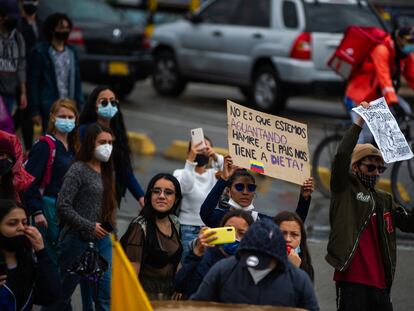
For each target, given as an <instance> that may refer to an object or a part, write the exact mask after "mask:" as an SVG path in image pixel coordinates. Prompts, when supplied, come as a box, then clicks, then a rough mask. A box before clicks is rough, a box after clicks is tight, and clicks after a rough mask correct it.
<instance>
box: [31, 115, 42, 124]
mask: <svg viewBox="0 0 414 311" xmlns="http://www.w3.org/2000/svg"><path fill="white" fill-rule="evenodd" d="M32 122H33V124H34V125H37V126H41V125H42V117H41V116H40V115H35V116H33V117H32Z"/></svg>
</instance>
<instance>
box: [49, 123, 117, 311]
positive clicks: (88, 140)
mask: <svg viewBox="0 0 414 311" xmlns="http://www.w3.org/2000/svg"><path fill="white" fill-rule="evenodd" d="M112 141H113V135H112V131H111V130H110V129H108V128H105V127H102V126H101V125H99V124H93V125H91V126H90V127H89V128H88V130H87V132H86V135H85V140H84V142H83V143H82V145H81V148H80V151H79V154H78V156H77V161H76V162H75V163H74V164H72V166H71V167H70V168H69V170H68V172H67V173H66V175H65V177H64V180H63V185H62V188H61V190H60V192H59V196H58V200H57V203H56V207H57V212H58V216H59V220H60V223H61V225H63V229H62V230H61V232H60V237H59V266H60V271H61V283H62V284H63V286H62V287H63V289H62V291H63V294H62V296H61V299H60V300H59V301H58V302H57V303H56V304H54V305H53V308H52V310H58V311H61V310H65V308H66V307H68V306H69V304H70V299H71V296H72V294H73V292H74V290H75V288H76V286H77V285H78V284H79V282H80V277H79V276H78V275H76V274H70V273H69V272H67V270H68V268H69V267H70V266H71V264H72V263H73V260H74V259H75V258H76V257H78V256H80V255H82V254H83V253H84V252H85V250H86V249H87V248H88V247H89V245H90V243H91V242H92V243H93V244H94V247H95V248H96V250H97V251H98V252H99V253H100V255H101V256H103V257H104V258H105V260H106V261H107V262H108V263H109V264H111V262H112V245H111V239H110V236H109V232H107V231H106V230H105V229H104V228H103V225H104V224H105V223H110V224H111V225H112V226H115V210H116V206H117V205H116V199H115V189H114V179H113V174H112V161H111V153H112ZM88 283H89V285H90V286H91V287H94V288H93V291H92V292H93V293H96V295H94V296H95V297H94V301H95V307H96V309H97V310H109V298H110V284H111V271H110V270H108V271H106V272H105V274H104V275H103V276H102V277H101V278H99V279H98V281H97V282H88ZM95 287H96V288H95Z"/></svg>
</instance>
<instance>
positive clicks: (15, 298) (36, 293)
mask: <svg viewBox="0 0 414 311" xmlns="http://www.w3.org/2000/svg"><path fill="white" fill-rule="evenodd" d="M59 294H60V283H59V275H58V271H57V268H56V266H55V265H53V263H52V261H51V260H50V258H49V256H48V252H47V251H46V249H45V248H44V245H43V240H42V236H41V234H40V233H39V231H38V230H37V229H36V228H35V227H31V226H29V225H28V221H27V216H26V213H25V210H24V209H23V208H22V207H21V206H20V205H18V204H16V203H15V202H13V201H12V200H3V199H0V310H4V311H12V310H24V311H25V310H32V307H33V304H37V305H48V304H50V303H52V302H54V301H56V300H57V298H58V297H59Z"/></svg>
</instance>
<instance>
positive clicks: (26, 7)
mask: <svg viewBox="0 0 414 311" xmlns="http://www.w3.org/2000/svg"><path fill="white" fill-rule="evenodd" d="M23 11H24V12H25V13H26V14H27V15H33V14H34V13H36V12H37V3H29V4H23Z"/></svg>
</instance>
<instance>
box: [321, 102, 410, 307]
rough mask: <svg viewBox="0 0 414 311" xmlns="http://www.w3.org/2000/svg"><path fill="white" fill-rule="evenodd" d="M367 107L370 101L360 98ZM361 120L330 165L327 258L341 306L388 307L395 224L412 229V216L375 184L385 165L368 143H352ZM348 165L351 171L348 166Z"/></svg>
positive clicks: (408, 230)
mask: <svg viewBox="0 0 414 311" xmlns="http://www.w3.org/2000/svg"><path fill="white" fill-rule="evenodd" d="M361 105H363V106H364V108H366V109H369V104H368V103H366V102H363V103H361ZM363 124H364V120H363V119H362V118H361V117H358V118H357V119H356V121H355V124H353V125H352V126H351V128H350V129H349V130H348V131H347V132H346V133H345V135H344V137H343V139H342V141H341V143H340V145H339V146H338V150H337V153H336V155H335V159H334V162H333V165H332V172H331V205H330V211H329V218H330V225H331V232H330V234H329V242H328V247H327V250H328V254H327V255H326V260H327V261H328V263H329V264H330V265H332V266H333V267H334V268H335V273H334V280H335V281H336V288H337V308H338V310H340V311H347V310H352V311H359V310H361V311H366V310H375V311H382V310H387V311H389V310H392V303H391V299H390V290H391V285H392V281H393V278H394V273H395V266H396V237H395V228H396V227H397V228H399V229H401V230H402V231H406V232H414V217H413V216H412V215H409V214H407V212H406V211H405V210H404V209H403V208H402V207H401V206H399V205H397V204H396V203H395V202H394V200H393V198H392V196H391V194H390V193H388V192H385V191H382V190H379V189H376V188H375V185H376V183H377V181H378V178H379V176H380V174H382V173H383V172H384V171H385V169H386V167H385V165H384V160H383V158H382V155H381V152H380V151H379V150H378V149H377V148H375V147H374V146H373V145H371V144H357V140H358V136H359V134H360V132H361V128H362V126H363ZM350 167H351V171H350V170H349V168H350Z"/></svg>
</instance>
